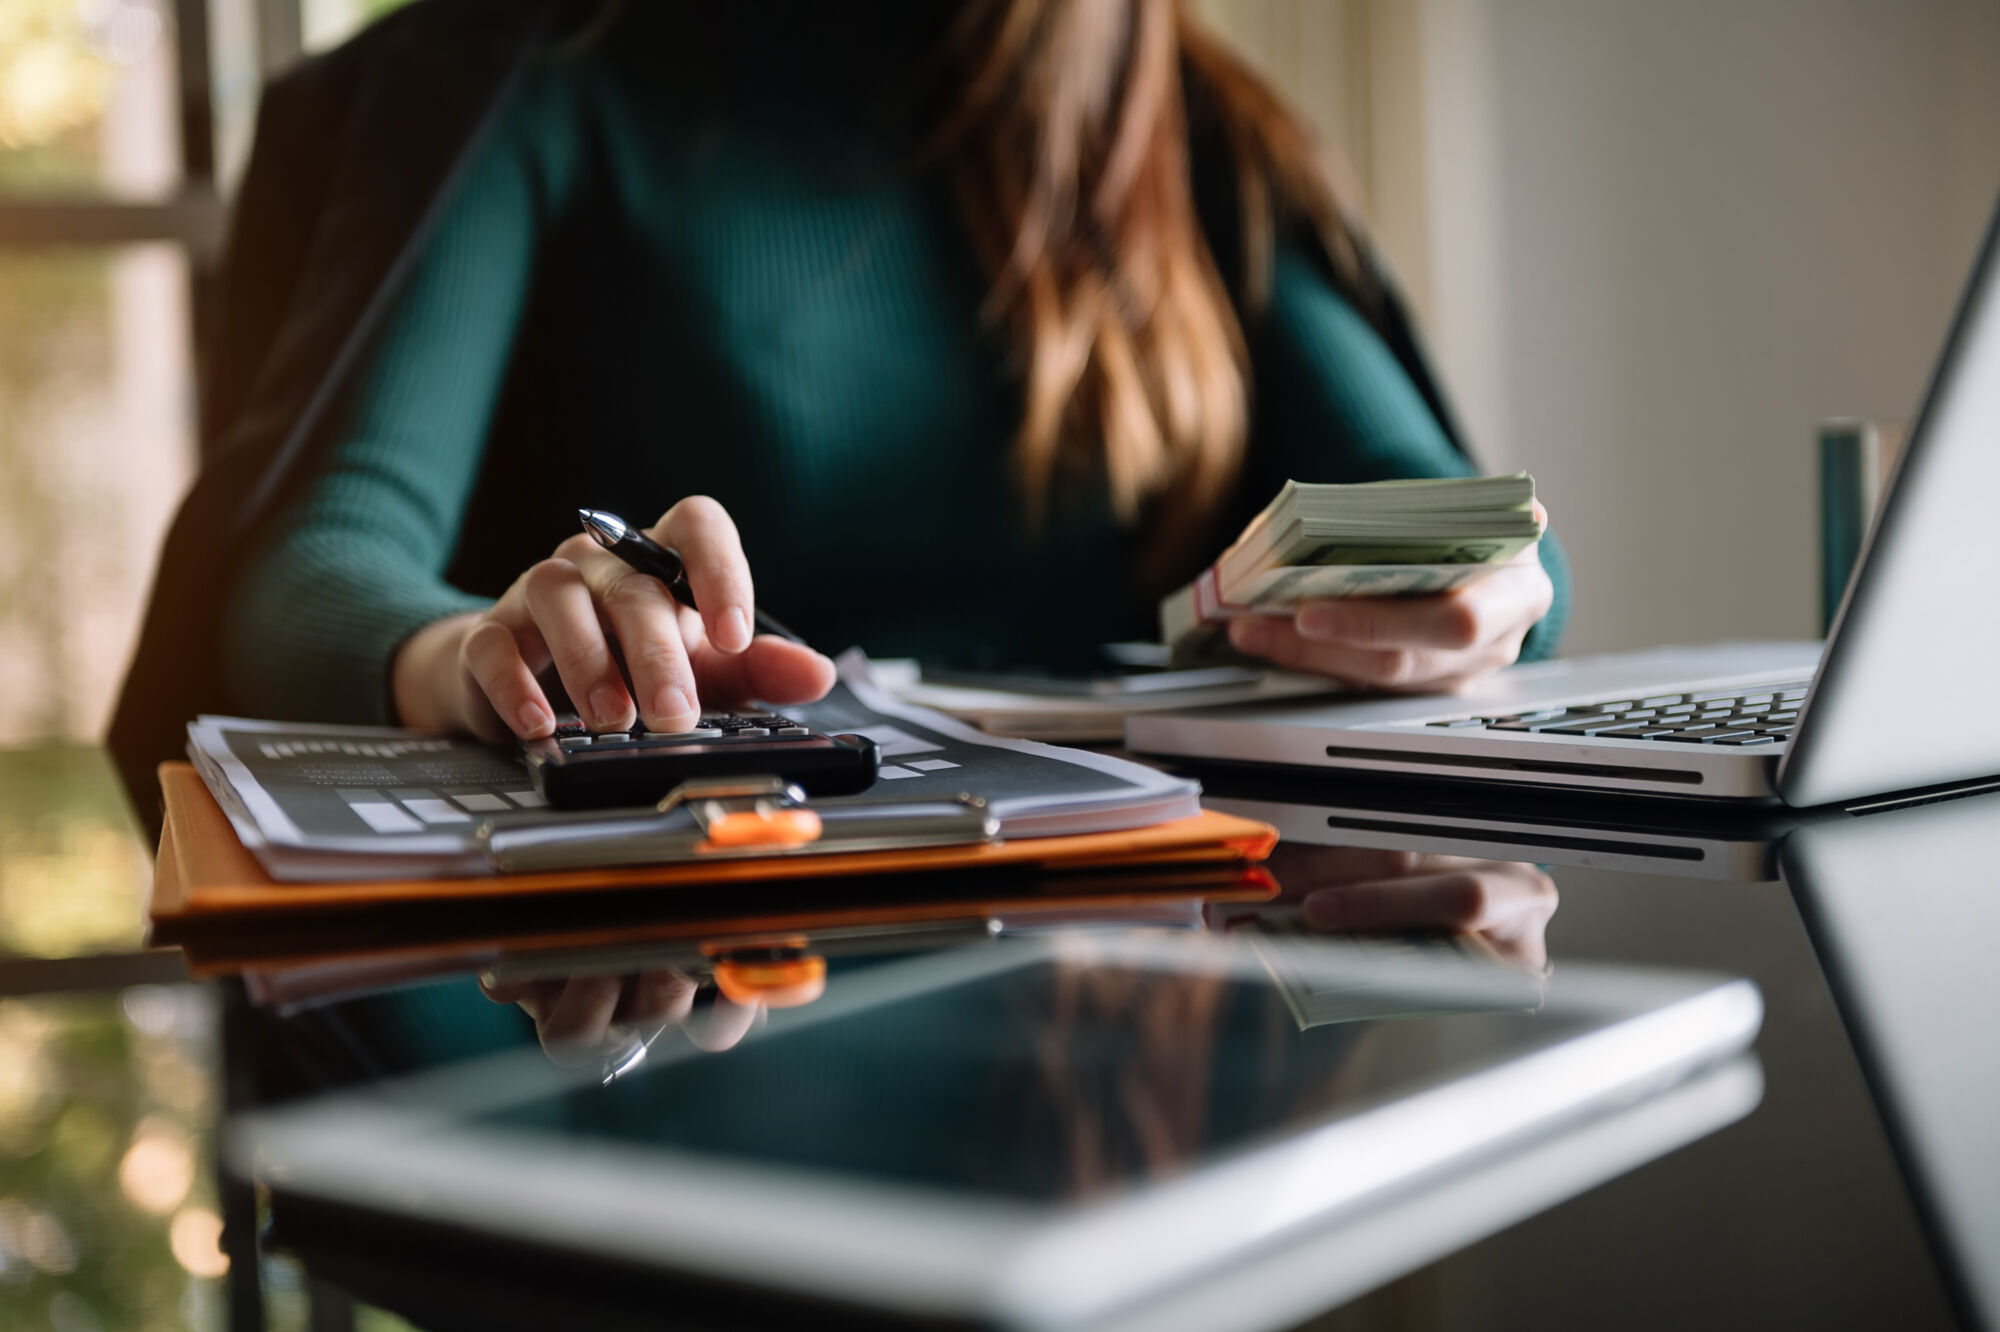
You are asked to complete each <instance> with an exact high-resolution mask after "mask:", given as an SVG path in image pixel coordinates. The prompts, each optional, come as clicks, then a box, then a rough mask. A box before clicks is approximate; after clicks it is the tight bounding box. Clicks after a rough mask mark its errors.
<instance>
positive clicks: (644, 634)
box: [576, 551, 701, 731]
mask: <svg viewBox="0 0 2000 1332" xmlns="http://www.w3.org/2000/svg"><path fill="white" fill-rule="evenodd" d="M576 567H577V568H578V569H579V570H580V571H581V573H582V574H583V581H584V584H585V586H587V587H589V589H590V594H591V596H592V597H593V598H594V599H595V600H596V603H597V605H598V606H599V607H601V608H602V609H603V611H604V618H605V619H607V620H609V621H610V622H611V632H612V633H613V634H614V635H616V637H617V639H618V648H619V651H620V652H621V653H622V654H623V655H624V658H625V669H626V670H627V671H629V672H631V675H632V690H633V692H634V693H635V694H637V695H638V701H639V712H640V715H642V716H643V717H644V718H645V719H646V725H647V726H649V727H650V728H652V729H653V730H656V731H685V730H687V729H688V728H689V727H691V726H693V725H694V724H695V723H696V722H698V721H700V720H701V703H700V700H699V698H698V696H697V695H696V692H695V675H694V669H693V668H692V667H691V666H689V665H688V650H687V645H686V644H684V643H682V642H681V621H680V605H679V603H678V602H676V601H675V600H674V597H673V593H671V592H669V591H668V590H667V585H666V584H665V583H662V582H661V581H660V580H659V579H657V578H654V577H653V576H652V575H650V574H642V573H640V572H638V571H637V570H636V569H633V568H632V567H631V566H630V565H628V564H626V563H625V561H623V560H621V559H619V558H618V557H617V556H615V555H608V554H606V553H604V552H603V551H597V552H596V553H594V554H592V555H589V556H587V557H586V558H584V559H582V560H580V561H578V562H577V566H576Z"/></svg>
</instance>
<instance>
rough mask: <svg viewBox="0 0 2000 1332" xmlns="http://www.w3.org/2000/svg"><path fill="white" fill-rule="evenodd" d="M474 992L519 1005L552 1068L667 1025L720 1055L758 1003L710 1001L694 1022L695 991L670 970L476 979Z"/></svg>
mask: <svg viewBox="0 0 2000 1332" xmlns="http://www.w3.org/2000/svg"><path fill="white" fill-rule="evenodd" d="M479 988H480V989H481V990H483V991H485V993H486V997H487V998H488V999H491V1000H493V1001H494V1002H495V1003H499V1004H519V1005H520V1006H521V1007H522V1009H523V1010H525V1011H526V1012H527V1014H528V1016H529V1017H531V1018H533V1019H534V1020H535V1035H536V1036H537V1037H539V1038H540V1039H541V1042H542V1049H544V1050H546V1051H547V1052H548V1055H549V1058H551V1059H553V1060H555V1061H556V1062H557V1063H558V1064H578V1063H582V1062H584V1061H585V1060H587V1059H590V1058H592V1057H594V1056H597V1055H602V1054H605V1053H606V1052H608V1051H611V1050H615V1049H618V1048H621V1047H623V1046H625V1045H627V1044H629V1043H630V1041H631V1040H632V1038H633V1036H634V1035H635V1033H638V1032H643V1033H644V1035H643V1036H641V1038H640V1039H642V1040H650V1039H651V1038H652V1036H654V1035H656V1034H658V1032H659V1031H660V1030H661V1029H662V1028H665V1027H667V1026H670V1025H674V1024H679V1026H680V1027H681V1029H682V1030H683V1031H685V1032H686V1033H687V1037H688V1039H689V1040H690V1041H692V1042H693V1043H694V1044H695V1045H697V1046H699V1047H700V1048H701V1049H704V1050H727V1049H728V1048H730V1047H731V1046H733V1045H735V1044H736V1043H737V1042H738V1041H740V1040H742V1039H743V1037H744V1035H745V1033H747V1032H748V1031H749V1030H750V1027H751V1024H752V1023H754V1022H755V1021H756V1020H757V1015H758V1014H759V1013H760V1012H762V1011H763V1005H762V1004H761V1003H750V1004H738V1003H733V1002H731V1001H730V1000H728V999H726V998H724V997H722V996H721V995H717V996H716V998H715V1004H714V1007H712V1008H710V1009H708V1010H707V1011H705V1012H704V1013H702V1014H700V1015H699V1016H696V1015H695V1014H694V999H695V990H696V988H697V987H696V984H695V982H694V980H693V978H692V977H690V976H687V975H685V974H684V973H682V972H678V971H643V972H640V973H638V974H636V975H630V976H569V977H565V978H562V979H558V980H534V981H511V982H500V981H492V980H488V979H487V978H486V977H484V976H481V977H480V978H479Z"/></svg>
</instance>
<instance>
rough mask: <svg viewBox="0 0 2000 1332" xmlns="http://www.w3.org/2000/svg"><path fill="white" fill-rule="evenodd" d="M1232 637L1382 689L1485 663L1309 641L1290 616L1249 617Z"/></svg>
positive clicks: (1254, 650)
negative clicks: (1281, 617) (1284, 618)
mask: <svg viewBox="0 0 2000 1332" xmlns="http://www.w3.org/2000/svg"><path fill="white" fill-rule="evenodd" d="M1229 641H1230V642H1231V643H1232V644H1233V645H1234V646H1235V647H1236V649H1237V650H1238V651H1240V652H1246V653H1249V654H1250V655H1251V656H1254V657H1262V658H1263V659H1264V660H1266V661H1268V662H1270V663H1271V664H1272V665H1274V666H1278V667H1280V668H1282V669H1284V670H1288V671H1300V672H1303V673H1305V674H1308V675H1325V676H1329V677H1331V678H1333V679H1335V680H1343V681H1346V682H1348V683H1350V684H1357V685H1367V686H1370V687H1373V688H1381V689H1416V688H1422V687H1426V686H1429V685H1431V684H1433V683H1435V682H1438V681H1442V680H1451V679H1455V678H1458V677H1460V676H1462V675H1465V674H1468V673H1470V672H1471V671H1473V670H1475V669H1479V668H1480V664H1481V663H1482V662H1483V661H1484V657H1483V656H1482V655H1480V654H1476V653H1464V652H1447V651H1441V650H1438V649H1435V648H1365V647H1352V646H1349V645H1347V644H1345V643H1315V642H1308V641H1307V640H1305V639H1303V638H1301V637H1300V636H1299V632H1298V630H1297V629H1296V628H1294V627H1293V626H1292V623H1291V621H1289V620H1281V619H1277V618H1275V617H1269V616H1246V617H1245V618H1243V619H1240V620H1233V621H1231V622H1230V625H1229Z"/></svg>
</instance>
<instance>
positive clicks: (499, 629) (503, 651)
mask: <svg viewBox="0 0 2000 1332" xmlns="http://www.w3.org/2000/svg"><path fill="white" fill-rule="evenodd" d="M458 653H459V657H458V664H459V667H460V669H461V670H462V671H463V672H464V673H465V674H466V675H467V676H469V677H470V678H471V680H472V682H473V683H474V684H475V685H477V686H478V687H479V692H480V694H481V695H482V696H484V698H485V700H486V704H487V706H488V708H489V709H490V710H491V714H492V715H491V716H490V717H482V716H480V715H479V710H478V709H468V712H469V713H470V714H471V715H469V716H468V717H467V718H466V720H467V722H468V723H469V724H470V725H471V727H472V729H473V730H474V731H475V732H478V733H480V734H481V735H482V736H483V738H485V739H487V740H498V739H500V738H501V737H500V736H498V735H485V734H484V732H485V730H486V729H488V728H486V727H484V726H482V725H481V723H482V722H487V721H493V720H497V721H498V722H499V723H500V725H501V726H502V727H504V728H506V729H508V730H511V731H512V732H513V733H514V734H515V735H517V736H519V737H520V738H521V739H523V740H533V739H536V738H537V737H539V736H545V735H550V734H553V733H554V731H555V726H556V715H555V709H553V708H552V707H550V706H549V700H548V698H547V697H546V696H545V695H544V694H543V693H542V687H541V686H540V685H539V684H537V683H536V682H535V673H534V672H533V671H532V670H530V669H528V663H527V661H526V659H525V658H524V657H523V656H522V655H521V645H520V643H519V641H518V640H516V639H515V637H514V634H513V632H512V631H511V630H509V629H508V628H507V626H506V625H504V624H501V623H500V622H499V621H498V620H481V621H480V622H479V623H478V624H476V625H474V626H473V628H472V632H471V633H469V634H467V635H466V636H465V641H464V642H463V643H462V644H460V646H459V650H458Z"/></svg>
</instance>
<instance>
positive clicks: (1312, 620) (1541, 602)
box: [1292, 565, 1555, 650]
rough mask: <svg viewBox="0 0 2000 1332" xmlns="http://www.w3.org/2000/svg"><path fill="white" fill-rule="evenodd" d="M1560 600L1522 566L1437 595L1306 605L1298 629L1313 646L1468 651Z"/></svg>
mask: <svg viewBox="0 0 2000 1332" xmlns="http://www.w3.org/2000/svg"><path fill="white" fill-rule="evenodd" d="M1554 595H1555V591H1554V587H1553V585H1552V584H1551V583H1550V582H1549V576H1548V575H1547V574H1546V573H1544V572H1543V571H1542V568H1541V566H1540V565H1521V566H1519V567H1518V568H1508V569H1503V570H1501V571H1500V572H1498V573H1494V574H1491V575H1489V576H1487V577H1485V578H1482V579H1480V580H1479V581H1478V582H1476V583H1471V584H1468V585H1466V586H1464V587H1455V588H1453V589H1451V590H1450V591H1449V592H1440V593H1438V594H1437V595H1436V596H1428V597H1347V598H1342V599H1339V600H1321V601H1305V602H1301V603H1299V606H1298V608H1297V610H1295V611H1294V612H1293V615H1292V624H1293V627H1295V628H1296V629H1297V630H1298V632H1299V636H1300V637H1301V638H1304V639H1306V640H1307V641H1308V642H1316V643H1344V644H1347V645H1349V646H1353V647H1378V648H1412V647H1414V648H1425V647H1428V648H1445V649H1452V650H1464V649H1466V648H1473V647H1477V646H1479V645H1480V644H1482V643H1487V642H1491V641H1492V640H1493V639H1496V638H1498V637H1500V636H1501V635H1503V634H1505V633H1507V632H1509V631H1510V630H1512V629H1515V628H1517V627H1522V626H1526V625H1529V624H1533V623H1534V622H1535V621H1536V620H1539V619H1541V618H1542V616H1543V615H1545V614H1547V613H1548V609H1549V604H1550V602H1551V601H1552V600H1553V598H1554Z"/></svg>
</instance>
